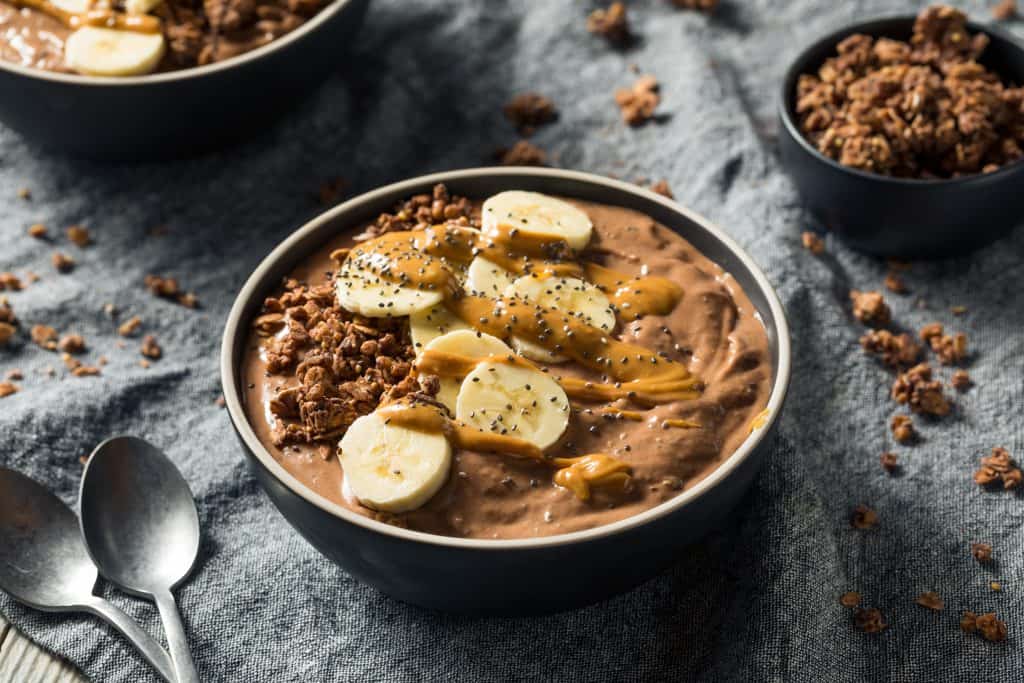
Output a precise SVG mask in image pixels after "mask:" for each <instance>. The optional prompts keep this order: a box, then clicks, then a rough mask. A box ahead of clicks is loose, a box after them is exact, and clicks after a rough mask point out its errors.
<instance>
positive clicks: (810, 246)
mask: <svg viewBox="0 0 1024 683" xmlns="http://www.w3.org/2000/svg"><path fill="white" fill-rule="evenodd" d="M800 241H801V242H802V243H803V245H804V249H806V250H807V251H809V252H811V253H812V254H814V255H815V256H820V255H821V254H824V253H825V240H823V239H821V236H820V235H818V233H816V232H811V231H810V230H805V231H804V232H803V234H801V235H800Z"/></svg>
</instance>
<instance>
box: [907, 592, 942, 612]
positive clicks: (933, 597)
mask: <svg viewBox="0 0 1024 683" xmlns="http://www.w3.org/2000/svg"><path fill="white" fill-rule="evenodd" d="M914 602H916V603H917V604H919V605H920V606H921V607H926V608H928V609H930V610H932V611H934V612H941V611H942V610H943V608H945V606H946V602H945V601H944V600H943V599H942V597H941V596H940V595H939V594H938V593H936V592H935V591H928V592H926V593H921V594H920V595H919V596H917V598H916V599H915V600H914Z"/></svg>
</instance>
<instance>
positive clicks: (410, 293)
mask: <svg viewBox="0 0 1024 683" xmlns="http://www.w3.org/2000/svg"><path fill="white" fill-rule="evenodd" d="M334 289H335V292H336V294H337V297H338V304H339V305H340V306H341V307H342V308H344V309H345V310H347V311H351V312H353V313H358V314H359V315H365V316H366V317H367V318H391V317H394V316H402V315H410V314H411V313H415V312H416V311H422V310H425V309H428V308H431V307H434V306H437V305H438V304H440V303H441V301H442V300H443V299H444V294H443V293H442V292H440V291H437V290H429V289H417V288H415V287H405V286H403V285H399V284H396V283H394V282H391V281H390V280H387V279H385V278H382V277H380V276H379V275H377V274H376V273H374V272H373V271H372V270H371V269H370V268H369V264H368V263H367V261H366V260H363V259H352V258H350V259H348V260H347V261H345V264H344V265H343V266H342V267H341V270H340V271H338V275H337V277H336V278H335V279H334Z"/></svg>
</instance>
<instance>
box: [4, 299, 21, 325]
mask: <svg viewBox="0 0 1024 683" xmlns="http://www.w3.org/2000/svg"><path fill="white" fill-rule="evenodd" d="M0 323H8V324H10V325H17V324H18V317H17V316H16V315H14V309H13V308H11V304H10V302H9V301H8V300H7V297H0Z"/></svg>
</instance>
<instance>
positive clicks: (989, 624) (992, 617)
mask: <svg viewBox="0 0 1024 683" xmlns="http://www.w3.org/2000/svg"><path fill="white" fill-rule="evenodd" d="M960 628H961V630H963V631H964V632H965V633H974V632H978V633H979V634H980V635H981V637H982V638H984V639H985V640H988V641H991V642H994V643H998V642H1002V641H1004V640H1006V633H1007V631H1006V622H1004V621H1002V620H1001V619H999V618H998V617H996V614H995V612H989V613H987V614H980V615H979V614H975V613H974V612H971V611H969V610H965V611H964V615H963V616H962V617H961V618H960Z"/></svg>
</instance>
